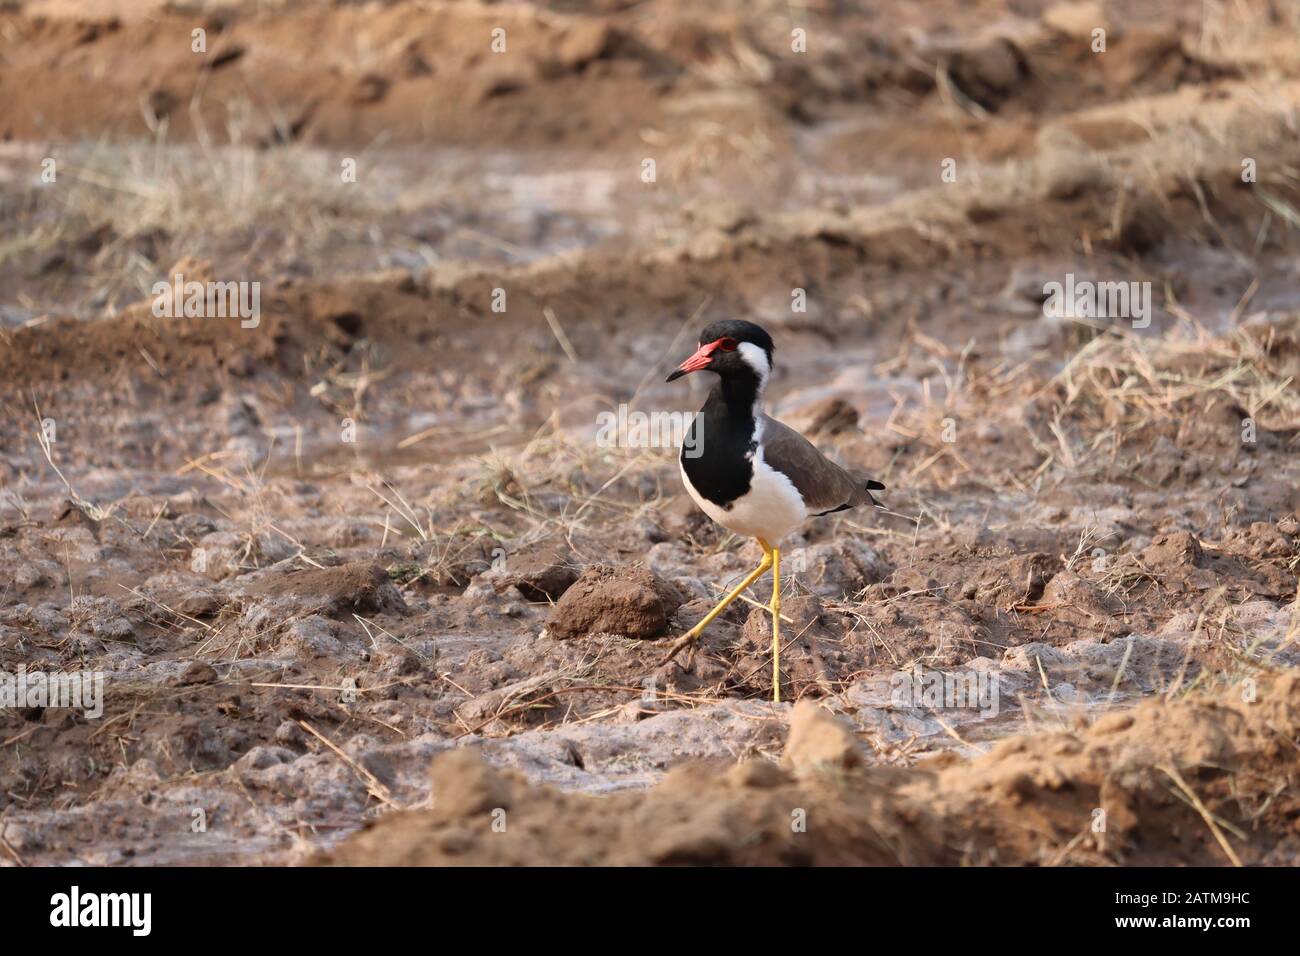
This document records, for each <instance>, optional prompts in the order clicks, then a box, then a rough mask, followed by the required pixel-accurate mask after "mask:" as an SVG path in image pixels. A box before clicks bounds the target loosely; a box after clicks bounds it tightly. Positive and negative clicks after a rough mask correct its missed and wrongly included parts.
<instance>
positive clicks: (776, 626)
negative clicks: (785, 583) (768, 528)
mask: <svg viewBox="0 0 1300 956" xmlns="http://www.w3.org/2000/svg"><path fill="white" fill-rule="evenodd" d="M771 556H772V700H773V701H775V702H776V703H778V704H779V703H780V702H781V551H780V549H778V548H773V549H772V555H771Z"/></svg>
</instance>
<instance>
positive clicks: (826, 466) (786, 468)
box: [763, 415, 884, 514]
mask: <svg viewBox="0 0 1300 956" xmlns="http://www.w3.org/2000/svg"><path fill="white" fill-rule="evenodd" d="M763 460H764V461H766V462H767V463H768V464H769V465H771V466H772V467H773V468H775V469H776V470H777V471H779V472H781V473H782V474H784V475H785V476H786V477H788V478H789V479H790V481H791V482H793V483H794V486H795V488H797V489H798V490H799V494H800V495H802V496H803V500H804V505H805V506H806V507H807V508H808V511H809V512H811V513H812V514H824V513H825V512H828V511H839V510H841V509H843V508H852V507H853V506H854V505H861V504H866V503H868V502H870V503H871V504H875V499H874V498H872V497H871V493H870V491H868V488H876V487H884V486H883V485H880V483H879V482H874V481H868V480H867V479H865V478H855V477H853V475H851V474H849V473H848V472H847V471H845V470H844V469H843V468H841V467H840V466H839V465H837V464H835V462H833V461H831V460H830V459H829V458H827V457H826V456H825V455H823V454H822V453H821V452H819V451H818V450H817V449H816V448H815V447H813V444H812V442H810V441H809V440H808V439H806V438H804V437H803V436H802V435H800V434H799V433H798V432H797V431H795V430H794V429H793V428H791V427H790V426H789V425H783V424H782V423H781V422H778V421H777V420H776V419H775V418H772V417H770V416H768V415H764V416H763Z"/></svg>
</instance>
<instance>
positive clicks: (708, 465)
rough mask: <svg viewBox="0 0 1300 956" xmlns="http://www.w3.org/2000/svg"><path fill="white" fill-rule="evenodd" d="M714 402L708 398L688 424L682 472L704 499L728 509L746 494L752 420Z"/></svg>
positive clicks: (751, 466) (753, 447)
mask: <svg viewBox="0 0 1300 956" xmlns="http://www.w3.org/2000/svg"><path fill="white" fill-rule="evenodd" d="M715 399H716V396H714V395H710V396H709V401H708V402H706V403H705V405H704V408H703V409H701V410H700V413H699V414H698V415H696V416H695V420H694V421H692V422H691V430H690V432H688V433H687V439H686V441H685V442H684V443H683V444H682V456H681V461H682V470H683V471H685V472H686V477H687V478H688V479H690V482H691V485H692V486H694V488H695V490H696V491H698V492H699V493H700V494H701V495H702V496H703V497H704V498H706V499H707V500H709V501H712V502H713V503H714V504H716V505H719V506H720V507H723V508H730V507H731V504H732V502H734V501H735V500H736V499H737V498H739V497H740V496H741V495H743V494H745V493H746V492H747V491H749V484H750V481H751V480H752V478H753V477H754V464H753V456H754V452H755V451H756V449H757V445H756V444H755V442H754V419H753V416H752V415H745V416H740V415H737V414H735V413H734V411H731V410H729V409H728V408H727V405H726V403H725V402H722V401H720V400H715Z"/></svg>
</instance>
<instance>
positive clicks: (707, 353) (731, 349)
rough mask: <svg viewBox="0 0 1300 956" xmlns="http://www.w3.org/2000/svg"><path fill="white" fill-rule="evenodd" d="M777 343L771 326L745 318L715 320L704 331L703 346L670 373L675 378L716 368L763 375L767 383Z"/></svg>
mask: <svg viewBox="0 0 1300 956" xmlns="http://www.w3.org/2000/svg"><path fill="white" fill-rule="evenodd" d="M775 350H776V346H775V345H774V344H773V342H772V336H770V335H768V334H767V330H766V329H764V328H763V327H762V326H759V325H755V324H754V323H753V322H746V321H745V320H744V319H724V320H722V321H720V322H711V323H709V324H708V325H706V326H705V327H704V331H703V332H701V333H700V347H699V348H698V349H696V350H695V354H694V355H692V356H691V357H690V358H688V359H687V360H686V361H685V362H683V363H682V364H681V365H679V366H677V368H675V369H674V370H673V372H672V374H671V375H669V376H668V378H667V381H669V382H673V381H676V380H677V379H679V378H681V377H682V376H683V375H689V374H690V373H691V372H701V371H707V372H716V373H718V374H719V375H721V376H723V377H724V378H726V377H732V376H746V377H748V376H759V377H761V378H762V381H763V383H766V379H767V375H768V374H770V373H771V371H772V353H773V352H774V351H775Z"/></svg>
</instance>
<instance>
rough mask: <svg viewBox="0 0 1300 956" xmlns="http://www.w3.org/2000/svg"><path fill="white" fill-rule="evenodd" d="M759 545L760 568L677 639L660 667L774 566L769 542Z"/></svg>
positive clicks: (762, 542)
mask: <svg viewBox="0 0 1300 956" xmlns="http://www.w3.org/2000/svg"><path fill="white" fill-rule="evenodd" d="M758 543H759V544H760V545H761V546H762V548H763V560H762V561H760V562H759V563H758V567H756V568H755V569H754V570H753V571H751V572H749V574H748V575H747V576H746V577H745V580H743V581H741V582H740V583H739V584H737V585H736V586H735V587H734V588H732V590H731V592H730V593H729V594H728V595H727V596H726V597H724V598H723V599H722V600H721V601H719V602H718V605H717V607H715V608H714V609H713V610H712V611H710V612H709V613H708V614H706V615H704V619H703V620H701V621H700V623H699V624H696V625H695V626H694V627H693V628H691V629H690V630H689V631H687V632H686V633H685V634H683V635H682V636H681V637H679V638H677V640H675V641H673V643H672V645H671V646H669V648H668V653H667V654H666V655H664V659H663V660H662V661H660V666H662V665H664V664H667V663H668V662H669V661H671V660H672V659H673V658H674V657H676V656H677V655H678V654H680V653H681V651H682V648H684V647H686V646H687V645H688V644H691V643H692V642H694V641H696V640H698V639H699V637H700V635H701V634H703V633H704V629H705V628H706V627H708V626H709V624H710V623H711V622H712V621H713V619H714V618H715V617H717V616H718V615H719V614H721V613H722V612H723V611H725V610H726V609H727V605H728V604H730V603H731V602H732V601H734V600H736V598H738V597H740V595H741V593H742V592H743V591H744V590H745V588H747V587H749V586H750V585H751V584H753V583H754V582H755V581H757V580H758V579H759V578H760V577H762V576H763V572H765V571H766V570H767V569H768V568H770V567H771V566H772V555H773V554H774V552H773V551H772V549H771V548H769V547H768V546H767V542H766V541H764V540H763V539H761V538H760V539H758Z"/></svg>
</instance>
